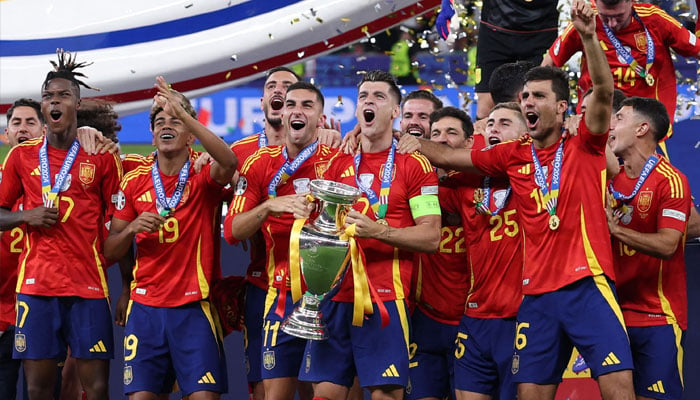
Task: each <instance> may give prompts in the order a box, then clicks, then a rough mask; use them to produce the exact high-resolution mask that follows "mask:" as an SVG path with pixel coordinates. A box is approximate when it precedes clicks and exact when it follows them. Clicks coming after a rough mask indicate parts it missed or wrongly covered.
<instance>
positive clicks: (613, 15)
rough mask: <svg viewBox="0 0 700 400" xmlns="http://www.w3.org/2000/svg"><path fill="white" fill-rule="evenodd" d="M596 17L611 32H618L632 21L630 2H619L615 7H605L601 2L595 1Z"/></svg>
mask: <svg viewBox="0 0 700 400" xmlns="http://www.w3.org/2000/svg"><path fill="white" fill-rule="evenodd" d="M595 4H596V8H597V9H598V16H600V19H601V20H602V21H603V23H604V24H605V25H607V26H608V27H610V29H612V31H613V32H618V31H620V30H622V29H624V28H625V27H627V25H629V23H630V21H632V0H621V1H620V2H619V3H617V4H615V5H605V3H604V2H603V1H602V0H596V3H595Z"/></svg>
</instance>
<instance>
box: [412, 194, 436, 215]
mask: <svg viewBox="0 0 700 400" xmlns="http://www.w3.org/2000/svg"><path fill="white" fill-rule="evenodd" d="M408 204H409V205H410V206H411V215H412V216H413V219H416V218H419V217H422V216H425V215H440V214H441V213H440V200H439V199H438V197H437V195H434V194H421V195H419V196H415V197H411V198H410V199H408Z"/></svg>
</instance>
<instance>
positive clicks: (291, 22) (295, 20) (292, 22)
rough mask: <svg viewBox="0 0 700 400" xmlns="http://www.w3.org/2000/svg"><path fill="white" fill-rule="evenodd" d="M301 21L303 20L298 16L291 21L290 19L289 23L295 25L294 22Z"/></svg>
mask: <svg viewBox="0 0 700 400" xmlns="http://www.w3.org/2000/svg"><path fill="white" fill-rule="evenodd" d="M299 21H301V19H300V18H299V17H296V18H294V19H292V20H291V21H289V23H290V24H292V25H294V24H296V23H298V22H299Z"/></svg>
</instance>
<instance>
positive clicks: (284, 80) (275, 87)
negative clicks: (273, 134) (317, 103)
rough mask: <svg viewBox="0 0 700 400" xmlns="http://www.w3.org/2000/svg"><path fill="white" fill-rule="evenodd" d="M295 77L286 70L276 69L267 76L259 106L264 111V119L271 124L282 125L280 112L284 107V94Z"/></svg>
mask: <svg viewBox="0 0 700 400" xmlns="http://www.w3.org/2000/svg"><path fill="white" fill-rule="evenodd" d="M296 81H297V78H296V77H295V76H294V74H292V73H291V72H288V71H277V72H275V73H273V74H271V75H270V76H268V77H267V80H266V81H265V87H264V88H263V97H262V98H261V99H260V107H261V108H262V110H263V112H264V113H265V121H267V123H269V124H270V125H272V126H280V125H282V112H283V110H282V109H283V108H284V96H285V95H286V94H287V88H288V87H289V85H291V84H292V83H295V82H296Z"/></svg>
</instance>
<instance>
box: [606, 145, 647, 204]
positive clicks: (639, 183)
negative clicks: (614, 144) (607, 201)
mask: <svg viewBox="0 0 700 400" xmlns="http://www.w3.org/2000/svg"><path fill="white" fill-rule="evenodd" d="M658 162H659V157H658V156H657V155H656V154H653V155H652V156H651V157H649V158H647V161H646V163H644V167H642V172H641V173H640V174H639V178H637V183H635V185H634V189H633V190H632V193H631V194H630V195H629V196H626V195H624V194H622V193H620V192H618V191H617V190H615V188H613V184H612V181H611V182H610V185H609V186H608V187H609V189H610V193H611V194H612V196H613V197H614V198H615V200H622V201H627V200H630V199H633V198H634V196H636V195H637V192H639V189H641V188H642V185H643V184H644V181H646V180H647V178H648V177H649V175H651V171H653V170H654V167H656V164H658Z"/></svg>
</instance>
